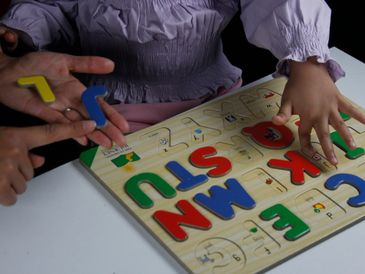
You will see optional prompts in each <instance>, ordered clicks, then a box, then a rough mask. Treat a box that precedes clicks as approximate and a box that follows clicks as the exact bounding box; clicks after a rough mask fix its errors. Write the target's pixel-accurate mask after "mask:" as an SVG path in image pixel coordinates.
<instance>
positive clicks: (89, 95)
mask: <svg viewBox="0 0 365 274" xmlns="http://www.w3.org/2000/svg"><path fill="white" fill-rule="evenodd" d="M107 93H108V91H107V89H106V87H104V86H92V87H88V88H87V89H86V90H85V91H84V92H83V93H82V95H81V100H82V103H83V104H84V106H85V108H86V110H87V113H88V114H89V117H90V118H91V119H92V120H94V121H95V122H96V126H97V127H98V128H102V127H104V126H105V125H106V123H107V121H108V120H107V119H106V118H105V115H104V112H103V111H102V109H101V107H100V106H99V104H98V102H97V98H98V97H104V96H106V95H107Z"/></svg>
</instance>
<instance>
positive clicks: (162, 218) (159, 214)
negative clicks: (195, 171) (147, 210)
mask: <svg viewBox="0 0 365 274" xmlns="http://www.w3.org/2000/svg"><path fill="white" fill-rule="evenodd" d="M176 207H177V209H179V210H180V211H181V212H182V213H183V214H182V215H181V214H176V213H173V212H169V211H165V210H157V211H156V212H155V213H154V214H153V218H154V219H155V220H156V221H157V222H158V223H159V224H160V225H161V226H162V227H163V228H164V229H165V230H166V231H167V232H168V233H169V234H170V235H171V236H172V237H173V238H174V239H175V240H176V241H185V240H187V239H188V234H187V233H186V232H185V231H184V230H183V229H182V228H181V227H180V225H185V226H189V227H193V228H198V229H203V230H208V229H210V228H211V226H212V223H211V222H210V221H209V220H208V219H207V218H205V217H204V215H202V214H201V213H200V212H199V211H198V210H196V209H195V208H194V207H193V206H192V204H191V203H190V202H188V201H186V200H180V201H178V202H177V204H176Z"/></svg>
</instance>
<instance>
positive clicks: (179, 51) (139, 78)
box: [0, 0, 344, 103]
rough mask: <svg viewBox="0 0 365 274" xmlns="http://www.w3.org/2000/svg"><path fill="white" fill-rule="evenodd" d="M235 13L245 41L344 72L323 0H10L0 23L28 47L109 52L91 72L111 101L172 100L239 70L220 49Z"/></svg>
mask: <svg viewBox="0 0 365 274" xmlns="http://www.w3.org/2000/svg"><path fill="white" fill-rule="evenodd" d="M239 11H240V12H241V20H242V23H243V25H244V29H245V33H246V36H247V38H248V40H249V41H250V42H251V43H253V44H255V45H257V46H259V47H263V48H266V49H268V50H270V51H271V52H272V53H273V54H274V55H275V56H276V57H277V58H278V59H279V63H278V66H277V72H276V74H284V75H287V74H288V73H289V71H288V67H287V65H286V61H285V60H288V59H292V60H297V61H304V60H306V58H307V57H309V56H317V57H318V60H319V61H320V62H323V63H326V64H327V67H328V70H329V72H330V75H331V76H332V78H333V79H334V80H337V79H338V78H339V77H341V76H343V75H344V72H343V71H342V69H341V68H340V66H339V65H338V64H337V63H336V62H335V61H334V60H332V59H331V57H330V54H329V49H328V46H327V44H328V39H329V27H330V13H331V12H330V9H329V7H328V6H327V5H326V3H325V2H324V1H323V0H241V1H239V0H14V1H12V4H11V8H10V9H9V11H8V13H7V14H6V15H5V16H3V17H2V19H1V21H0V22H1V23H2V24H4V25H6V26H8V27H11V28H14V29H18V30H21V31H22V32H23V35H22V36H21V37H22V39H23V40H24V42H25V43H27V44H28V45H29V46H32V47H33V48H34V49H36V50H39V49H55V48H56V49H57V48H58V49H62V50H63V51H66V52H67V51H68V49H71V48H73V47H75V45H80V46H81V51H82V54H83V55H98V56H105V57H108V58H110V59H112V60H114V62H115V63H116V69H115V71H114V72H113V73H112V74H109V75H105V76H100V75H94V76H90V77H89V79H88V83H87V84H88V85H91V84H104V85H106V86H107V87H108V89H109V91H111V92H110V94H109V98H110V99H113V98H114V99H118V100H120V101H121V102H124V103H144V102H148V103H151V102H174V101H185V100H193V99H197V98H201V97H204V96H210V95H212V96H214V94H215V93H216V92H217V89H218V87H222V86H223V87H227V88H228V87H230V86H232V85H233V84H234V83H235V82H236V81H237V79H238V78H239V77H240V76H241V70H240V69H238V68H236V67H234V66H233V65H231V64H230V62H229V61H228V59H227V58H226V56H225V55H224V53H223V49H222V42H221V33H222V31H223V30H224V28H225V27H226V26H227V24H228V23H229V21H230V20H231V19H232V17H233V16H234V15H235V14H236V13H237V12H239Z"/></svg>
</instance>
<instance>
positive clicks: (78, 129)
mask: <svg viewBox="0 0 365 274" xmlns="http://www.w3.org/2000/svg"><path fill="white" fill-rule="evenodd" d="M95 127H96V124H95V122H94V121H79V122H74V123H70V124H48V125H44V126H36V127H30V128H22V129H20V131H23V136H24V139H23V140H24V142H25V144H26V145H27V147H28V149H32V148H35V147H39V146H43V145H47V144H50V143H54V142H58V141H61V140H65V139H69V138H75V137H80V136H84V135H86V134H89V133H90V132H92V131H93V130H94V129H95Z"/></svg>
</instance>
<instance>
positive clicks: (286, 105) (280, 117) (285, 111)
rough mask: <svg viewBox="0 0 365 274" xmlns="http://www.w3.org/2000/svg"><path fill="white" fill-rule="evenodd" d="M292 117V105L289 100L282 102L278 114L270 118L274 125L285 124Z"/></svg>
mask: <svg viewBox="0 0 365 274" xmlns="http://www.w3.org/2000/svg"><path fill="white" fill-rule="evenodd" d="M291 115H292V104H291V102H290V101H289V100H282V102H281V106H280V109H279V112H278V114H276V115H275V116H274V117H273V118H272V122H273V123H274V124H275V125H284V124H286V123H287V122H288V121H289V119H290V117H291Z"/></svg>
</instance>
